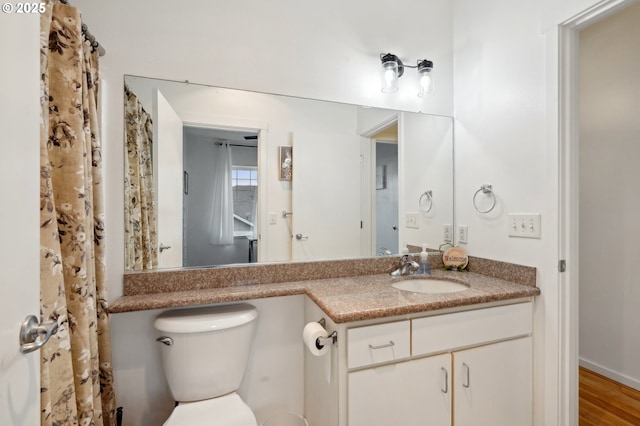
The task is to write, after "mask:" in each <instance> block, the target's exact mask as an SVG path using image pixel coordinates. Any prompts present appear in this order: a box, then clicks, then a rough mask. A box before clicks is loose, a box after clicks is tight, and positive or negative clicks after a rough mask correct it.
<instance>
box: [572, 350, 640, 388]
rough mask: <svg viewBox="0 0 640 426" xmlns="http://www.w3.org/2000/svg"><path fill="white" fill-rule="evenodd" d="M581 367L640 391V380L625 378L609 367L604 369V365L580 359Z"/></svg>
mask: <svg viewBox="0 0 640 426" xmlns="http://www.w3.org/2000/svg"><path fill="white" fill-rule="evenodd" d="M580 367H584V368H586V369H587V370H591V371H594V372H596V373H598V374H600V375H602V376H604V377H607V378H609V379H611V380H615V381H616V382H618V383H622V384H623V385H627V386H629V387H630V388H633V389H635V390H638V391H640V380H638V379H635V378H633V377H629V376H625V375H624V374H622V373H618V372H617V371H614V370H611V369H610V368H607V367H603V366H602V365H599V364H596V363H595V362H591V361H589V360H587V359H584V358H580Z"/></svg>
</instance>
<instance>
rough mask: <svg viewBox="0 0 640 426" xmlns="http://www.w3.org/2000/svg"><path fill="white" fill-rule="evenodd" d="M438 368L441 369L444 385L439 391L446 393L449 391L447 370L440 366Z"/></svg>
mask: <svg viewBox="0 0 640 426" xmlns="http://www.w3.org/2000/svg"><path fill="white" fill-rule="evenodd" d="M440 368H441V369H442V378H443V379H444V386H443V387H442V388H440V391H441V392H442V393H448V392H449V372H448V371H447V369H446V368H444V367H440Z"/></svg>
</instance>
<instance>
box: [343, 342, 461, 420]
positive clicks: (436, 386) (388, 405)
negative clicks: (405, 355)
mask: <svg viewBox="0 0 640 426" xmlns="http://www.w3.org/2000/svg"><path fill="white" fill-rule="evenodd" d="M450 371H451V354H448V353H447V354H443V355H438V356H433V357H429V358H422V359H418V360H414V361H409V362H402V363H399V364H392V365H385V366H382V367H376V368H370V369H367V370H361V371H356V372H354V373H349V384H348V386H349V390H348V395H349V401H348V410H347V412H348V413H347V415H348V417H349V422H348V424H349V426H390V425H402V426H424V425H429V426H450V425H451V374H450Z"/></svg>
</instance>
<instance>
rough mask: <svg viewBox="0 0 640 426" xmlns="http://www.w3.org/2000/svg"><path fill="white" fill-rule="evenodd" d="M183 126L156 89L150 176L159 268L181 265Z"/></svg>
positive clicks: (154, 93) (154, 94)
mask: <svg viewBox="0 0 640 426" xmlns="http://www.w3.org/2000/svg"><path fill="white" fill-rule="evenodd" d="M182 143H183V123H182V119H181V118H180V117H179V116H178V114H177V113H176V112H175V111H174V110H173V108H172V107H171V105H170V104H169V102H168V101H167V100H166V99H165V97H164V96H163V95H162V93H161V92H160V91H159V90H157V89H156V90H154V92H153V174H154V184H155V188H162V191H156V197H157V204H156V206H157V207H158V245H159V250H158V253H159V258H158V267H159V268H173V267H180V266H182V212H183V209H182V194H183V181H182V179H183V166H182Z"/></svg>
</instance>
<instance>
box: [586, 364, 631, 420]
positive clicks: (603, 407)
mask: <svg viewBox="0 0 640 426" xmlns="http://www.w3.org/2000/svg"><path fill="white" fill-rule="evenodd" d="M579 390H580V410H579V411H580V426H603V425H606V426H640V392H639V391H637V390H635V389H632V388H630V387H627V386H625V385H622V384H620V383H618V382H614V381H613V380H611V379H608V378H606V377H603V376H601V375H599V374H597V373H594V372H593V371H590V370H587V369H585V368H582V367H580V387H579Z"/></svg>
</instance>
